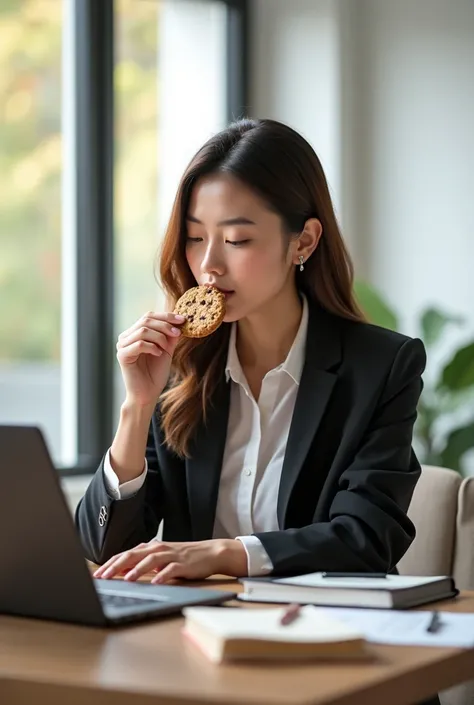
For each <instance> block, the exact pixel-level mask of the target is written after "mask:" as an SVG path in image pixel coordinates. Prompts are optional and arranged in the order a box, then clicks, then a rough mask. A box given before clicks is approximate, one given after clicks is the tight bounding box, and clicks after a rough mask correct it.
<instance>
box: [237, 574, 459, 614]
mask: <svg viewBox="0 0 474 705" xmlns="http://www.w3.org/2000/svg"><path fill="white" fill-rule="evenodd" d="M240 582H241V583H242V584H243V586H244V590H243V592H242V593H240V595H239V596H238V597H239V599H240V600H248V601H251V602H254V601H255V602H299V603H301V604H305V603H309V604H316V605H332V606H335V607H378V608H385V609H405V608H408V607H416V606H418V605H423V604H426V603H428V602H434V601H436V600H443V599H445V598H449V597H454V596H455V595H457V594H458V590H457V589H456V587H455V585H454V580H453V579H452V578H451V577H449V576H429V577H427V576H413V575H387V576H385V577H383V578H371V577H370V575H367V576H364V577H352V578H342V577H341V578H330V577H324V573H308V574H307V575H299V576H297V577H292V578H273V579H272V578H243V579H242V580H241V581H240Z"/></svg>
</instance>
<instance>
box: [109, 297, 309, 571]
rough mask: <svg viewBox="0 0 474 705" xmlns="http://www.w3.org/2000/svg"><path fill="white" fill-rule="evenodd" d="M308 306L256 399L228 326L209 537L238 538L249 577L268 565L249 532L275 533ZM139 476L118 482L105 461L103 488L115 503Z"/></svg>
mask: <svg viewBox="0 0 474 705" xmlns="http://www.w3.org/2000/svg"><path fill="white" fill-rule="evenodd" d="M307 330H308V304H307V301H306V299H305V298H303V313H302V317H301V322H300V325H299V328H298V332H297V334H296V337H295V340H294V341H293V345H292V346H291V349H290V351H289V353H288V355H287V358H286V360H285V361H284V362H283V363H282V364H281V365H279V366H278V367H276V368H275V369H273V370H270V371H269V372H267V374H266V375H265V377H264V378H263V381H262V387H261V390H260V396H259V398H258V401H256V400H255V399H254V397H253V395H252V392H251V391H250V388H249V386H248V383H247V380H246V378H245V375H244V372H243V370H242V367H241V365H240V361H239V358H238V355H237V348H236V334H237V325H236V323H234V324H233V325H232V329H231V334H230V340H229V349H228V354H227V364H226V369H225V374H226V378H227V381H229V382H230V384H231V390H230V408H229V420H228V425H227V436H226V443H225V448H224V456H223V461H222V472H221V476H220V481H219V493H218V498H217V507H216V518H215V522H214V531H213V538H216V539H217V538H236V539H239V540H240V541H241V542H242V544H243V545H244V548H245V550H246V553H247V567H248V574H249V575H253V576H256V575H265V574H268V573H270V572H271V570H272V568H273V565H272V563H271V560H270V558H269V556H268V554H267V552H266V551H265V549H264V548H263V546H262V544H261V542H260V541H259V539H258V538H257V537H256V536H251V534H252V532H255V531H259V532H264V531H277V530H278V529H279V526H278V520H277V499H278V489H279V486H280V477H281V471H282V467H283V459H284V456H285V450H286V444H287V441H288V433H289V430H290V424H291V419H292V417H293V410H294V407H295V402H296V395H297V393H298V387H299V383H300V379H301V373H302V371H303V365H304V357H305V346H306V335H307ZM146 472H147V466H146V460H145V469H144V470H143V473H142V474H141V475H140V476H139V477H137V478H135V479H134V480H130V481H129V482H125V483H123V484H122V485H120V484H119V481H118V478H117V475H116V474H115V472H114V471H113V469H112V466H111V464H110V451H109V452H108V453H107V455H106V458H105V463H104V476H105V482H106V485H107V489H108V491H109V493H110V494H111V496H112V497H114V498H115V499H125V498H126V497H130V496H131V495H132V494H134V493H135V492H138V490H139V489H140V487H141V486H142V484H143V483H144V481H145V477H146Z"/></svg>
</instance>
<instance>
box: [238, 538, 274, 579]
mask: <svg viewBox="0 0 474 705" xmlns="http://www.w3.org/2000/svg"><path fill="white" fill-rule="evenodd" d="M235 538H236V539H238V540H239V541H240V542H241V543H242V545H243V547H244V548H245V553H246V554H247V570H248V574H249V578H250V577H257V576H258V575H268V574H269V573H271V572H272V570H273V563H272V562H271V560H270V556H269V555H268V553H267V552H266V551H265V549H264V548H263V545H262V542H261V541H260V539H258V538H257V537H256V536H236V537H235Z"/></svg>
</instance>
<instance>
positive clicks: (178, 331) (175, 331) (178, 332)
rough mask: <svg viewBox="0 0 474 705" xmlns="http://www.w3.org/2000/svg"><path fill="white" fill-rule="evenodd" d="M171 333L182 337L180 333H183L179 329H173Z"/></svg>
mask: <svg viewBox="0 0 474 705" xmlns="http://www.w3.org/2000/svg"><path fill="white" fill-rule="evenodd" d="M171 332H172V333H173V335H180V333H181V331H180V330H179V329H178V328H172V329H171Z"/></svg>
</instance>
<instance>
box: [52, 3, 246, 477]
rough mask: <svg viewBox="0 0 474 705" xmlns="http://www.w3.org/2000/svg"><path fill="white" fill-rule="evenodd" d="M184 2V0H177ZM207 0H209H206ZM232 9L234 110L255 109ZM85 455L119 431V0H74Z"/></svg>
mask: <svg viewBox="0 0 474 705" xmlns="http://www.w3.org/2000/svg"><path fill="white" fill-rule="evenodd" d="M174 1H175V2H178V1H179V0H174ZM201 1H202V0H201ZM205 1H206V2H223V3H224V4H225V5H226V7H227V13H226V113H227V119H228V120H229V121H230V120H234V119H236V118H238V117H242V116H244V115H246V114H247V111H248V86H249V81H248V66H249V62H248V38H249V2H248V0H205ZM73 17H74V62H75V69H74V78H75V82H74V83H75V85H74V103H75V108H74V111H75V116H74V119H75V125H76V130H75V154H76V162H75V194H74V195H75V204H76V206H75V214H74V215H75V227H76V245H75V248H76V252H75V254H76V302H75V313H76V321H77V342H76V354H77V373H76V374H77V378H76V385H77V414H76V423H77V428H76V434H77V454H78V457H77V462H76V464H75V465H74V466H69V467H65V466H60V465H58V466H57V469H58V471H59V472H60V474H61V477H68V476H77V475H89V474H91V473H93V472H95V470H96V469H97V467H98V465H99V463H100V460H101V458H102V456H103V454H104V451H105V449H106V448H107V447H108V445H109V444H110V439H111V438H112V437H113V433H114V410H113V401H114V369H115V336H114V313H115V311H114V277H115V274H114V199H113V194H114V87H113V86H114V84H113V77H114V18H115V2H114V0H101V2H97V0H74V3H73Z"/></svg>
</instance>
